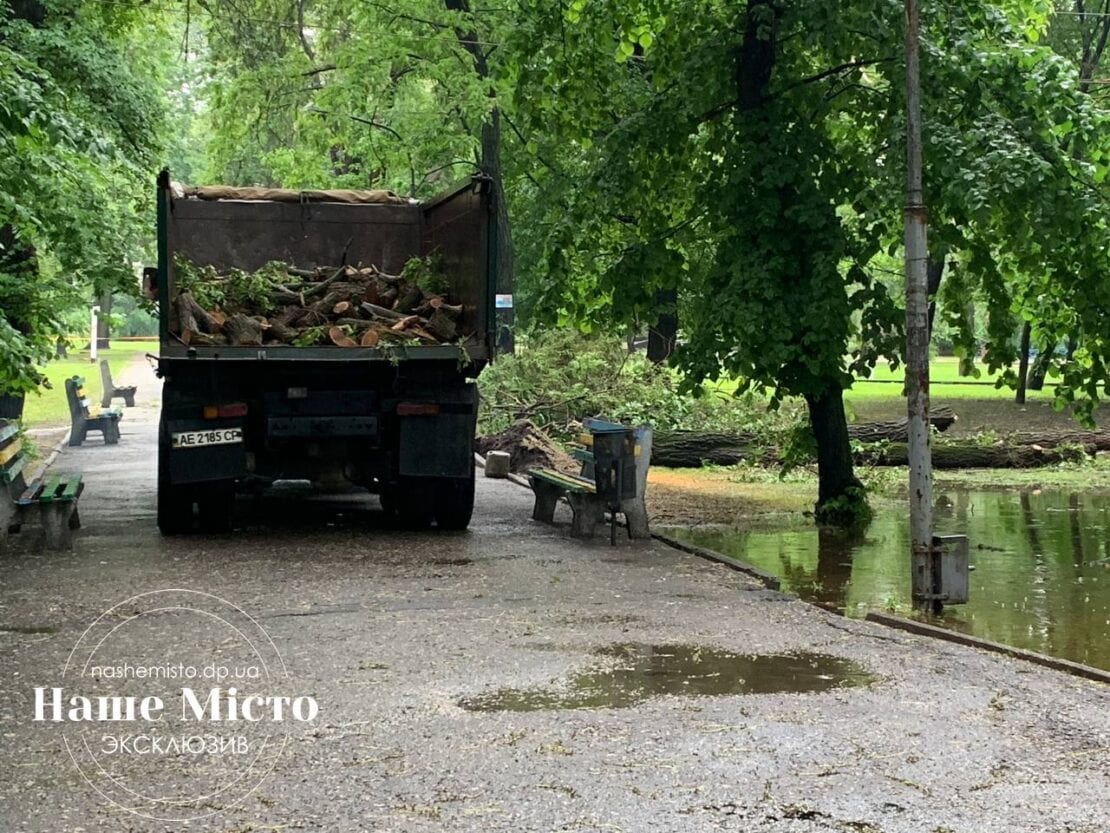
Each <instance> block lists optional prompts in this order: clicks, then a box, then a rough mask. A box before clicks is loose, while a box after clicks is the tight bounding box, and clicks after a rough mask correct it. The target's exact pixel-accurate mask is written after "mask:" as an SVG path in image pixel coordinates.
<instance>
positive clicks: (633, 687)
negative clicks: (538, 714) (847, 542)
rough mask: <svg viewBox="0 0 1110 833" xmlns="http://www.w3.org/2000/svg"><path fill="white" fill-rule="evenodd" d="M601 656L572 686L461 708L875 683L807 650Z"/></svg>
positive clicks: (623, 648)
mask: <svg viewBox="0 0 1110 833" xmlns="http://www.w3.org/2000/svg"><path fill="white" fill-rule="evenodd" d="M594 654H595V655H596V656H599V657H602V658H603V661H602V662H601V663H599V664H598V665H596V666H595V667H592V668H589V669H587V670H586V671H583V672H581V673H579V674H575V675H574V676H573V677H571V678H570V680H569V681H567V683H566V684H565V685H560V684H559V683H555V684H553V685H551V686H537V687H535V688H503V689H499V690H497V691H492V692H489V693H487V694H481V695H478V696H476V697H465V698H463V699H461V700H459V705H460V706H462V707H463V708H464V709H467V710H468V711H512V712H530V711H545V710H554V709H619V708H626V707H628V706H634V705H636V704H637V703H642V702H644V701H645V700H649V699H651V698H652V697H660V696H665V695H675V696H679V697H716V696H722V695H729V694H777V693H808V692H821V691H829V690H830V689H834V688H845V687H853V686H863V685H867V684H869V683H872V682H874V681H875V679H876V678H875V677H874V676H873V675H871V674H869V673H868V672H867V671H866V670H865V669H864V668H862V667H861V666H860V665H858V664H857V663H854V662H852V661H851V660H846V659H842V658H840V657H834V656H830V655H828V654H818V653H810V652H805V651H801V652H797V653H790V654H755V655H745V654H735V653H732V652H731V651H723V650H720V649H718V648H706V647H702V646H697V645H646V644H642V643H638V642H626V643H620V644H617V645H609V646H607V647H604V648H599V649H597V650H596V651H594Z"/></svg>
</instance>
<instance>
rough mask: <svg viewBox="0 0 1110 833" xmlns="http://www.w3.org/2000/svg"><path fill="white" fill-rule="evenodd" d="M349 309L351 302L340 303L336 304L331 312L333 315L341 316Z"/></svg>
mask: <svg viewBox="0 0 1110 833" xmlns="http://www.w3.org/2000/svg"><path fill="white" fill-rule="evenodd" d="M350 308H351V302H350V301H340V302H339V303H338V304H336V305H335V306H334V307H332V308H331V311H332V314H333V315H342V314H343V313H345V312H347V311H348V310H350Z"/></svg>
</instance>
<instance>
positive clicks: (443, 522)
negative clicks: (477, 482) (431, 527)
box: [434, 466, 474, 530]
mask: <svg viewBox="0 0 1110 833" xmlns="http://www.w3.org/2000/svg"><path fill="white" fill-rule="evenodd" d="M434 512H435V518H436V526H438V527H439V528H440V529H443V530H461V529H466V528H467V527H468V526H470V518H471V516H472V515H473V514H474V467H473V466H471V469H470V477H467V478H457V477H451V478H447V477H444V478H441V479H440V480H439V481H438V482H437V483H436V494H435V509H434Z"/></svg>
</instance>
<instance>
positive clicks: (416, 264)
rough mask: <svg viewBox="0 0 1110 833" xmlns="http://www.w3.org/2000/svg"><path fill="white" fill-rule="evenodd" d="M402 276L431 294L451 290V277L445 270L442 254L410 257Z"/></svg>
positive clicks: (444, 293) (441, 293)
mask: <svg viewBox="0 0 1110 833" xmlns="http://www.w3.org/2000/svg"><path fill="white" fill-rule="evenodd" d="M401 276H402V277H404V278H405V280H407V281H409V282H410V283H413V284H415V285H416V286H417V287H419V288H420V289H422V290H423V291H424V292H425V293H427V294H429V295H446V294H447V293H448V292H449V291H450V290H451V279H450V278H448V277H447V274H446V272H445V271H444V266H443V258H442V257H441V256H440V255H428V256H427V257H412V258H409V260H408V262H406V263H405V268H404V269H403V270H402V271H401Z"/></svg>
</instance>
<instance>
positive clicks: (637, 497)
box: [528, 419, 652, 543]
mask: <svg viewBox="0 0 1110 833" xmlns="http://www.w3.org/2000/svg"><path fill="white" fill-rule="evenodd" d="M583 427H584V428H585V429H586V431H585V433H583V434H582V435H581V436H580V437H579V441H580V447H578V448H576V449H574V450H573V451H572V454H573V456H574V457H575V459H577V460H579V461H580V462H581V463H582V469H581V471H580V472H579V473H578V474H577V475H574V474H566V473H564V472H561V471H556V470H555V469H547V468H537V469H532V470H531V471H530V472H529V473H528V474H529V481H530V482H531V484H532V491H533V492H534V493H535V496H536V502H535V505H534V506H533V508H532V518H533V519H534V520H537V521H541V522H544V523H552V522H553V521H554V518H555V506H556V504H557V503H558V502H559V500H560V499H565V500H566V502H567V504H568V505H569V506H570V510H571V516H572V519H571V535H573V536H575V537H576V538H592V537H593V536H594V533H595V532H596V531H597V526H598V524H600V523H602V522H603V521H604V520H605V513H606V512H609V513H610V542H612V543H616V523H617V515H618V514H623V515H624V517H625V521H626V523H627V527H628V537H629V538H649V537H650V536H651V533H650V532H649V530H648V522H647V507H646V505H645V502H644V499H645V496H646V493H647V473H648V467H649V465H650V463H651V436H652V430H651V427H650V426H646V425H644V426H641V427H639V428H630V427H628V426H626V425H621V424H619V423H616V422H608V421H607V420H601V419H586V420H583Z"/></svg>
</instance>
